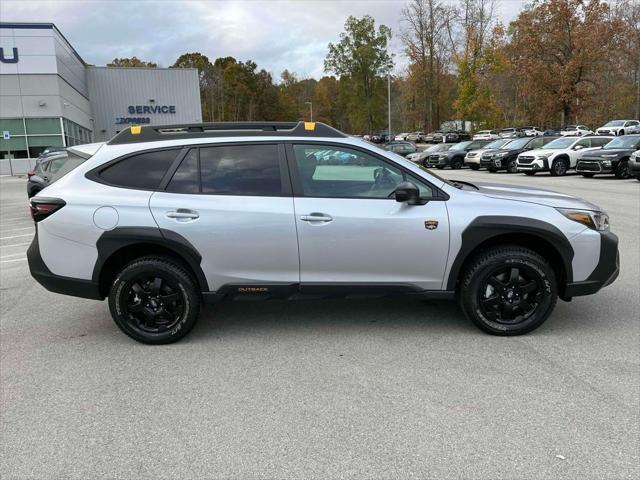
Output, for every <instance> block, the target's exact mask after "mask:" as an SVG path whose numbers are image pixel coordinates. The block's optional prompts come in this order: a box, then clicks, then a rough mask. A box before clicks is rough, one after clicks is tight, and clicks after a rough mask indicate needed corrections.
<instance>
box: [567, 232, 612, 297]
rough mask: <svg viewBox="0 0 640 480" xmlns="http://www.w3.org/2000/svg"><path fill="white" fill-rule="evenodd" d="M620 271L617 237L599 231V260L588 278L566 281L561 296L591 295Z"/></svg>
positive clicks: (607, 283) (610, 282)
mask: <svg viewBox="0 0 640 480" xmlns="http://www.w3.org/2000/svg"><path fill="white" fill-rule="evenodd" d="M619 273H620V253H619V251H618V237H617V236H616V235H615V234H613V233H611V232H600V260H599V261H598V264H597V265H596V268H595V269H594V270H593V272H591V275H589V278H587V279H586V280H583V281H581V282H571V283H567V285H566V286H565V289H564V293H563V295H562V298H565V299H567V298H571V297H578V296H582V295H591V294H593V293H596V292H597V291H598V290H600V289H601V288H603V287H606V286H607V285H611V284H612V283H613V282H614V281H615V279H616V278H618V274H619Z"/></svg>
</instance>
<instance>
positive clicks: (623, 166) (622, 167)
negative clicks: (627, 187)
mask: <svg viewBox="0 0 640 480" xmlns="http://www.w3.org/2000/svg"><path fill="white" fill-rule="evenodd" d="M613 173H614V175H615V176H616V178H623V179H624V178H629V162H628V161H627V160H622V161H620V162H619V163H618V166H617V168H616V170H615V172H613Z"/></svg>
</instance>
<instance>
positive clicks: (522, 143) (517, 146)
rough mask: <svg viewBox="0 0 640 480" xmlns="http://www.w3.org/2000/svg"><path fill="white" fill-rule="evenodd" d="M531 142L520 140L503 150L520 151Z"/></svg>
mask: <svg viewBox="0 0 640 480" xmlns="http://www.w3.org/2000/svg"><path fill="white" fill-rule="evenodd" d="M530 141H531V139H530V138H519V139H518V140H512V141H511V142H509V143H507V144H506V145H505V146H504V147H502V148H503V149H505V150H520V149H521V148H524V146H525V145H526V144H527V143H529V142H530Z"/></svg>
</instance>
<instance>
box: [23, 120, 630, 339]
mask: <svg viewBox="0 0 640 480" xmlns="http://www.w3.org/2000/svg"><path fill="white" fill-rule="evenodd" d="M70 151H71V152H73V153H74V154H76V155H79V156H83V157H85V158H87V160H86V161H85V162H84V163H82V164H81V165H80V166H79V167H77V168H76V169H75V170H73V171H71V172H70V173H68V174H67V175H65V176H64V177H62V178H61V179H60V180H59V181H57V182H56V183H54V184H53V185H51V186H49V187H47V188H45V189H44V190H43V191H42V192H40V193H39V194H38V195H36V196H35V197H33V198H32V199H31V211H32V215H33V219H34V220H35V222H36V236H35V238H34V240H33V243H32V245H31V246H30V247H29V251H28V259H29V267H30V270H31V274H32V275H33V276H34V277H35V279H36V280H37V281H38V282H40V283H41V284H42V285H43V286H44V287H46V288H47V289H49V290H51V291H53V292H58V293H64V294H68V295H75V296H79V297H85V298H92V299H97V300H102V299H104V298H107V297H108V299H109V308H110V310H111V314H112V316H113V319H114V320H115V323H116V324H117V325H118V327H119V328H120V329H122V331H124V332H125V333H126V334H127V335H129V336H131V337H132V338H134V339H136V340H138V341H141V342H145V343H152V344H161V343H169V342H173V341H176V340H178V339H179V338H181V337H183V336H184V335H185V334H187V333H188V332H189V331H190V330H191V328H192V327H193V326H194V324H195V322H196V319H197V317H198V313H199V310H200V306H201V304H202V302H218V301H220V300H223V299H242V298H245V299H246V298H250V299H267V298H294V297H295V298H299V297H305V296H312V297H318V296H320V297H322V296H326V297H335V296H337V295H340V296H359V295H367V296H369V295H390V294H393V295H400V294H405V295H409V296H412V297H414V298H424V299H431V298H450V299H454V298H455V299H457V300H458V301H459V303H460V305H461V307H462V311H463V312H464V314H465V315H466V316H467V317H468V318H469V319H470V320H471V321H473V323H475V324H476V325H477V326H478V327H479V328H481V329H482V330H484V331H485V332H489V333H492V334H496V335H518V334H523V333H526V332H529V331H531V330H533V329H535V328H536V327H538V326H539V325H541V324H542V323H543V322H544V321H545V320H546V319H547V317H549V315H550V314H551V312H552V310H553V308H554V306H555V304H556V300H557V298H558V297H559V298H561V299H563V300H570V299H571V298H572V297H574V296H577V295H588V294H592V293H595V292H597V291H598V290H599V289H600V288H602V287H603V286H605V285H608V284H609V283H611V282H612V281H613V280H614V279H615V278H616V276H617V274H618V248H617V244H618V240H617V237H616V236H615V235H613V234H612V233H610V232H609V219H608V217H607V215H606V214H605V213H604V212H602V210H601V209H600V208H599V207H597V206H595V205H592V204H590V203H588V202H586V201H584V200H580V199H578V198H573V197H570V196H568V195H564V194H557V193H554V192H550V191H546V190H538V189H533V188H516V187H513V186H500V185H495V184H488V185H482V184H471V183H466V182H456V181H447V180H444V179H442V178H440V177H438V176H436V175H435V174H434V173H432V172H429V171H427V170H425V169H423V168H421V167H420V166H418V165H416V164H414V163H412V162H410V161H408V160H406V159H404V158H402V157H400V156H399V155H396V154H394V153H392V152H389V151H385V150H383V149H380V148H378V147H376V146H373V145H371V144H370V143H368V142H365V141H362V140H359V139H357V138H353V137H350V136H347V135H345V134H343V133H342V132H339V131H337V130H335V129H333V128H331V127H328V126H326V125H323V124H320V123H303V122H300V123H215V124H198V125H180V126H170V127H152V126H143V127H139V126H134V127H131V128H129V129H127V130H125V131H122V132H120V133H119V134H118V135H116V136H115V137H114V138H113V139H112V140H111V141H109V142H107V143H104V144H91V145H83V146H75V147H71V148H70ZM327 159H329V160H327Z"/></svg>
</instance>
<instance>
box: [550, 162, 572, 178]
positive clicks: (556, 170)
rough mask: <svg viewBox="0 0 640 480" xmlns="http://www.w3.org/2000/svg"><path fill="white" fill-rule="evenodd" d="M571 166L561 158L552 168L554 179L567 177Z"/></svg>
mask: <svg viewBox="0 0 640 480" xmlns="http://www.w3.org/2000/svg"><path fill="white" fill-rule="evenodd" d="M568 169H569V165H568V164H567V161H566V160H565V159H564V158H559V159H558V160H556V161H555V162H553V165H552V166H551V175H552V176H554V177H563V176H564V175H566V173H567V170H568Z"/></svg>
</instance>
